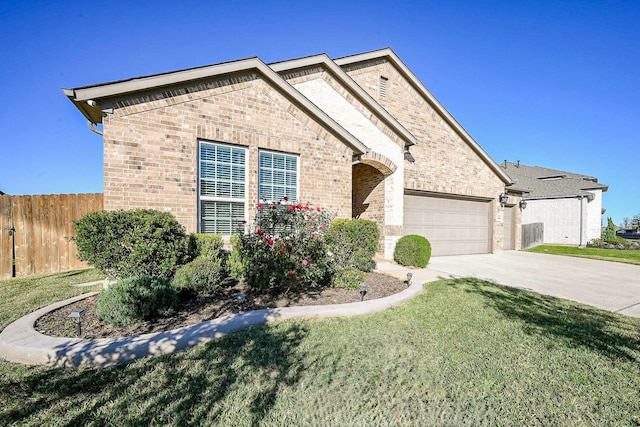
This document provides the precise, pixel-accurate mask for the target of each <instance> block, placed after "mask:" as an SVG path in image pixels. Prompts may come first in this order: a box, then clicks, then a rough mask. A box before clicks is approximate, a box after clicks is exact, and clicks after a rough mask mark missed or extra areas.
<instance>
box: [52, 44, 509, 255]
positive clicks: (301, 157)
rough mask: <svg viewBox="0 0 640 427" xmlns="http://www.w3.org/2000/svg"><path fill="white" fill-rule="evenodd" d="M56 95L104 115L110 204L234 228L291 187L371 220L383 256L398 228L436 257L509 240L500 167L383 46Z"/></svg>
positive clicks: (95, 116) (93, 120)
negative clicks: (420, 238) (421, 239)
mask: <svg viewBox="0 0 640 427" xmlns="http://www.w3.org/2000/svg"><path fill="white" fill-rule="evenodd" d="M64 93H65V94H66V95H67V96H68V97H69V99H70V100H71V101H72V102H73V103H74V104H75V106H76V107H77V108H78V109H79V110H80V111H81V112H82V114H83V115H84V116H85V117H86V118H87V119H88V120H89V122H90V124H91V126H92V127H93V126H94V125H96V124H100V123H101V124H102V125H103V139H104V206H105V209H107V210H110V209H120V208H121V209H129V208H137V207H148V208H156V209H162V210H168V211H171V212H172V213H173V214H174V215H175V216H176V217H177V219H178V220H179V221H180V222H181V223H182V224H183V225H184V226H185V227H186V228H187V230H188V231H190V232H195V231H199V232H207V233H220V234H223V235H230V234H232V233H233V232H235V231H236V230H237V229H238V227H240V226H241V224H242V221H243V220H250V219H251V218H253V216H254V214H255V205H256V203H257V202H258V199H267V200H277V199H280V198H281V197H283V196H285V195H286V196H288V197H289V198H290V199H291V200H299V201H302V202H310V203H312V204H314V205H318V206H323V207H326V208H328V209H330V210H332V211H334V212H335V213H336V214H337V216H339V217H360V218H368V219H372V220H374V221H376V222H377V223H378V224H379V227H380V231H381V235H382V241H381V251H382V252H383V254H384V256H385V257H386V258H390V257H391V256H392V254H393V249H394V247H395V243H396V241H397V240H398V239H399V238H400V237H401V236H402V235H405V234H421V235H424V236H426V237H427V238H428V239H429V240H430V241H431V243H432V247H433V255H448V254H465V253H486V252H493V251H496V250H502V249H505V248H507V249H517V248H518V245H519V239H520V236H519V227H518V226H516V224H519V211H518V209H514V206H516V205H517V203H518V201H519V195H520V194H519V193H518V192H517V191H515V190H514V191H510V195H511V196H512V197H510V198H509V200H503V203H500V197H499V196H500V195H502V194H503V193H505V191H506V190H505V187H506V186H507V185H508V184H510V183H511V181H510V179H509V177H508V175H507V174H506V173H505V172H504V170H502V169H501V168H500V166H499V165H497V164H496V163H495V162H494V161H493V160H492V159H491V158H490V157H489V156H488V155H487V153H486V152H485V151H484V150H483V149H482V148H481V147H480V146H479V145H478V143H477V142H476V141H474V140H473V138H471V136H469V134H467V132H466V131H465V130H464V129H463V128H462V126H460V124H458V122H457V121H456V120H455V119H454V118H453V117H452V116H451V115H450V114H449V113H448V112H447V111H446V110H445V109H444V107H443V106H442V105H441V104H440V103H439V102H438V101H437V100H436V99H435V97H434V96H433V95H432V94H431V93H430V92H429V91H428V90H427V89H426V87H425V86H424V85H423V84H422V83H421V82H420V81H419V80H418V78H417V77H416V76H415V75H414V74H413V73H412V72H411V71H410V70H409V69H408V68H407V66H406V65H405V64H404V63H403V62H402V61H401V60H400V59H399V58H398V57H397V55H396V54H395V53H394V52H393V51H392V50H391V49H383V50H379V51H374V52H369V53H364V54H359V55H354V56H349V57H345V58H340V59H336V60H332V59H331V58H329V57H328V56H326V55H316V56H311V57H305V58H300V59H294V60H290V61H284V62H278V63H274V64H270V65H267V64H265V63H264V62H262V61H261V60H260V59H259V58H249V59H244V60H239V61H233V62H228V63H222V64H217V65H211V66H205V67H198V68H192V69H187V70H181V71H174V72H169V73H164V74H157V75H152V76H145V77H137V78H132V79H129V80H123V81H117V82H112V83H104V84H99V85H92V86H85V87H79V88H75V89H64ZM94 130H95V129H94ZM504 202H510V203H504ZM505 222H508V225H507V228H506V229H507V230H508V231H507V233H506V236H505V226H504V224H505Z"/></svg>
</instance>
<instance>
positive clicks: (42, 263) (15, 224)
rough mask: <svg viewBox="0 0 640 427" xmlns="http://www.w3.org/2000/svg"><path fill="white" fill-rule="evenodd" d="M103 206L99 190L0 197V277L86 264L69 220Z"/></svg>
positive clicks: (55, 270)
mask: <svg viewBox="0 0 640 427" xmlns="http://www.w3.org/2000/svg"><path fill="white" fill-rule="evenodd" d="M102 209H103V198H102V194H101V193H91V194H47V195H35V196H8V195H2V196H0V279H6V278H9V277H12V276H14V275H15V276H27V275H30V274H42V273H55V272H58V271H67V270H73V269H76V268H86V267H88V266H87V264H86V263H85V262H81V261H79V260H78V259H77V257H76V245H75V243H73V242H71V241H70V240H69V238H70V237H72V236H74V235H75V231H74V229H73V224H72V222H73V221H74V220H75V219H79V218H82V217H83V216H84V215H85V214H87V213H89V212H93V211H98V210H102ZM14 259H15V265H14ZM14 270H15V274H14Z"/></svg>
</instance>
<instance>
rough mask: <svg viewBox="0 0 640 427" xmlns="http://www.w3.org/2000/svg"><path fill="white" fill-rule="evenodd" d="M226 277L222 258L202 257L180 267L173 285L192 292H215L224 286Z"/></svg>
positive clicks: (177, 288) (179, 289)
mask: <svg viewBox="0 0 640 427" xmlns="http://www.w3.org/2000/svg"><path fill="white" fill-rule="evenodd" d="M226 278H227V274H226V268H225V267H224V266H223V260H222V259H220V258H218V259H213V258H205V257H200V258H196V259H195V260H193V261H191V262H190V263H188V264H185V265H183V266H182V267H180V268H179V269H178V271H176V275H175V277H174V278H173V281H172V282H171V286H173V288H174V289H176V290H177V291H183V292H184V291H186V292H187V293H190V294H213V293H216V292H217V291H219V290H220V289H221V288H222V283H223V281H224V279H226Z"/></svg>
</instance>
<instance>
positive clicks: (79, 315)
mask: <svg viewBox="0 0 640 427" xmlns="http://www.w3.org/2000/svg"><path fill="white" fill-rule="evenodd" d="M83 316H84V310H74V311H72V312H71V314H70V315H69V317H70V318H72V319H75V321H76V325H78V330H77V335H78V336H81V335H82V317H83Z"/></svg>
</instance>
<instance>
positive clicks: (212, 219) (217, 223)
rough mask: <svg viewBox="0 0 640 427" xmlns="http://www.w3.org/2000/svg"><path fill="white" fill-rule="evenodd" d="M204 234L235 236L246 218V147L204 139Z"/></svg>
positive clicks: (201, 182)
mask: <svg viewBox="0 0 640 427" xmlns="http://www.w3.org/2000/svg"><path fill="white" fill-rule="evenodd" d="M198 176H199V182H198V184H199V196H200V213H199V216H200V224H199V230H200V232H201V233H213V234H222V235H231V234H234V233H235V232H237V231H238V229H239V228H240V227H241V226H242V221H243V220H244V219H245V207H246V194H247V188H246V149H245V148H242V147H234V146H231V145H225V144H219V143H211V142H203V141H201V142H200V165H199V175H198Z"/></svg>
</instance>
